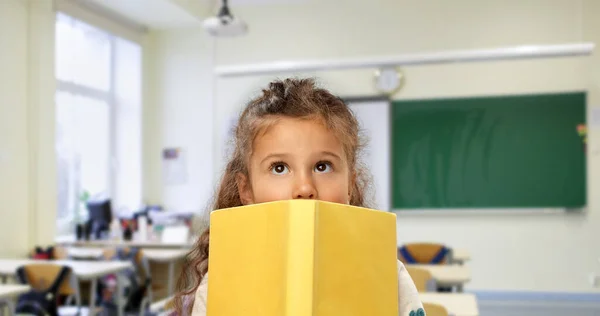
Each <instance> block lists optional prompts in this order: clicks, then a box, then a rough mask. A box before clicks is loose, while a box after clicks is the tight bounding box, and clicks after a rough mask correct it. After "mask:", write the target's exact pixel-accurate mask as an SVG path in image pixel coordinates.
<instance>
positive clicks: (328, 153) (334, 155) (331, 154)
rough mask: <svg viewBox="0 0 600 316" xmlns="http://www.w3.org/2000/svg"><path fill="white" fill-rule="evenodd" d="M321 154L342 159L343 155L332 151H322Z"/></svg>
mask: <svg viewBox="0 0 600 316" xmlns="http://www.w3.org/2000/svg"><path fill="white" fill-rule="evenodd" d="M321 154H322V155H324V156H332V157H333V158H336V159H339V160H342V157H340V156H339V155H338V154H336V153H334V152H331V151H322V152H321Z"/></svg>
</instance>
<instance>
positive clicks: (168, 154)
mask: <svg viewBox="0 0 600 316" xmlns="http://www.w3.org/2000/svg"><path fill="white" fill-rule="evenodd" d="M162 165H163V182H164V184H165V185H181V184H186V183H187V165H186V155H185V150H183V149H182V148H181V147H172V148H164V149H163V152H162Z"/></svg>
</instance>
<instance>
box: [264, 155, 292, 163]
mask: <svg viewBox="0 0 600 316" xmlns="http://www.w3.org/2000/svg"><path fill="white" fill-rule="evenodd" d="M288 156H289V154H285V153H272V154H268V155H267V156H266V157H265V158H263V160H261V161H260V163H261V164H262V163H264V162H265V161H267V160H269V159H273V158H277V159H283V158H287V157H288Z"/></svg>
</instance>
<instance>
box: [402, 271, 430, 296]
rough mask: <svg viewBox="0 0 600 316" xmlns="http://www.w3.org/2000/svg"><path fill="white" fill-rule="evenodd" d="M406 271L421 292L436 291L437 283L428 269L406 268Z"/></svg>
mask: <svg viewBox="0 0 600 316" xmlns="http://www.w3.org/2000/svg"><path fill="white" fill-rule="evenodd" d="M406 271H407V272H408V274H409V275H410V277H411V279H412V280H413V282H414V283H415V286H416V287H417V291H419V292H430V291H435V281H434V279H433V277H432V276H431V272H429V271H428V270H426V269H423V268H418V267H411V266H406Z"/></svg>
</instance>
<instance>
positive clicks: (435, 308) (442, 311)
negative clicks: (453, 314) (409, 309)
mask: <svg viewBox="0 0 600 316" xmlns="http://www.w3.org/2000/svg"><path fill="white" fill-rule="evenodd" d="M423 309H425V315H427V316H448V310H447V309H446V308H445V307H444V306H442V305H440V304H434V303H423Z"/></svg>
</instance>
